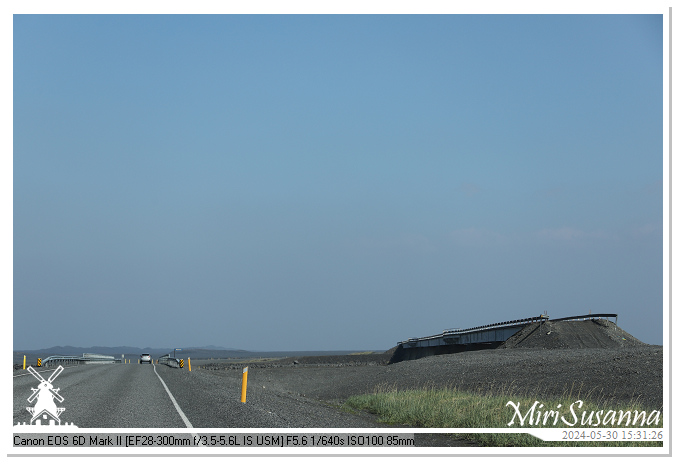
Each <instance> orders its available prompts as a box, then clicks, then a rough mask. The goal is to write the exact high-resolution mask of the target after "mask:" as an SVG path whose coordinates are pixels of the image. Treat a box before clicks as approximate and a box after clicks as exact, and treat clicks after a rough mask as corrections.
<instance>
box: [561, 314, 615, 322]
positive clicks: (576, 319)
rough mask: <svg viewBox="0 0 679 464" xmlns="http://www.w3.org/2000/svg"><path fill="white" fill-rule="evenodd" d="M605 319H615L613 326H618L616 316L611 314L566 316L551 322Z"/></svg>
mask: <svg viewBox="0 0 679 464" xmlns="http://www.w3.org/2000/svg"><path fill="white" fill-rule="evenodd" d="M604 317H605V318H606V320H608V318H609V317H614V318H615V325H618V315H617V314H612V313H607V314H604V313H600V314H585V315H584V316H568V317H562V318H559V319H552V322H558V321H587V320H590V319H603V318H604Z"/></svg>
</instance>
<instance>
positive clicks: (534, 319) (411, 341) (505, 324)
mask: <svg viewBox="0 0 679 464" xmlns="http://www.w3.org/2000/svg"><path fill="white" fill-rule="evenodd" d="M609 317H614V318H615V324H616V325H617V324H618V315H617V314H612V313H597V314H585V315H582V316H568V317H562V318H559V319H549V316H547V315H546V314H541V315H540V316H537V317H527V318H525V319H516V320H513V321H504V322H496V323H495V324H486V325H480V326H477V327H471V328H469V329H447V330H444V331H443V333H440V334H437V335H429V336H427V337H420V338H409V339H408V340H406V341H402V342H399V343H398V344H399V345H411V346H413V345H415V344H416V343H417V342H418V341H421V340H432V339H436V338H441V337H446V336H451V335H462V334H468V333H473V332H481V331H484V330H492V329H499V328H503V327H512V326H517V325H528V324H532V323H534V322H544V321H548V320H549V321H551V322H558V321H575V320H591V319H603V318H606V319H607V320H608V318H609Z"/></svg>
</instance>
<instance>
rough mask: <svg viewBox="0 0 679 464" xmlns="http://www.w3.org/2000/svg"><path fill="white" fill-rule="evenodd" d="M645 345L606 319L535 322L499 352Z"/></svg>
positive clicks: (515, 335)
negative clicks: (522, 349) (515, 349)
mask: <svg viewBox="0 0 679 464" xmlns="http://www.w3.org/2000/svg"><path fill="white" fill-rule="evenodd" d="M641 346H648V345H647V344H646V343H643V342H641V341H639V340H638V339H636V338H634V337H633V336H632V335H630V334H629V333H627V332H625V331H624V330H622V329H621V328H620V327H618V326H617V325H615V324H614V323H612V322H610V321H607V320H606V319H590V320H585V321H558V322H550V321H546V322H542V323H540V322H535V323H533V324H530V325H527V326H526V327H524V328H523V329H521V330H520V331H518V332H517V333H516V334H514V335H513V336H512V337H510V338H509V339H507V341H505V342H504V344H502V345H500V346H499V347H498V348H499V349H507V348H532V349H543V350H554V349H566V348H571V349H581V348H629V347H641Z"/></svg>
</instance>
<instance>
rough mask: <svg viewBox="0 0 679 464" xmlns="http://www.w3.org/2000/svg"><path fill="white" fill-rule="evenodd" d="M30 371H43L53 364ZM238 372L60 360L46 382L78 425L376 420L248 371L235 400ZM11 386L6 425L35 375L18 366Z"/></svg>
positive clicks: (26, 417) (350, 423)
mask: <svg viewBox="0 0 679 464" xmlns="http://www.w3.org/2000/svg"><path fill="white" fill-rule="evenodd" d="M37 371H38V372H40V373H41V375H42V376H43V378H45V379H48V378H49V376H50V375H52V373H53V372H54V369H52V368H50V369H44V368H39V369H37ZM161 379H162V381H161ZM241 379H242V373H241V372H240V371H238V370H234V371H232V372H230V373H229V374H227V375H221V376H214V375H210V374H209V373H207V372H205V371H202V372H201V371H200V370H196V369H194V370H193V371H192V372H189V371H188V369H187V368H184V369H174V368H170V367H167V366H164V365H148V364H143V365H140V364H104V365H80V366H75V367H67V368H65V369H64V370H63V371H62V372H61V374H59V376H58V377H56V378H55V379H54V381H53V385H54V387H55V388H59V394H60V395H61V396H62V397H63V398H64V401H63V403H58V402H57V406H59V407H64V408H66V410H65V411H64V412H63V413H62V414H61V416H60V419H61V420H62V422H69V423H74V424H75V425H77V426H78V427H81V428H82V427H88V428H184V427H194V428H253V427H256V428H270V427H285V428H300V427H315V428H329V427H343V428H346V427H352V428H353V427H356V428H359V427H360V428H367V427H383V425H382V424H378V423H376V421H375V420H374V418H373V417H372V416H370V415H368V414H352V413H348V412H345V411H341V410H339V409H338V408H337V407H336V406H333V405H331V404H328V403H324V402H322V401H319V400H315V399H310V398H305V397H301V396H299V395H297V394H293V393H291V392H290V393H286V392H281V391H275V390H274V389H271V388H270V389H269V390H267V389H266V385H265V384H263V383H261V382H260V381H258V378H257V376H256V375H255V376H250V378H249V379H248V396H247V401H246V403H242V402H241ZM163 384H165V385H163ZM13 386H14V389H13V397H14V401H13V404H14V408H13V425H15V424H17V423H23V422H29V421H30V419H31V415H30V413H29V412H28V411H27V410H26V407H27V406H33V405H35V401H34V402H33V403H29V402H28V401H27V398H28V397H29V396H30V395H31V394H32V390H31V388H36V387H37V386H38V381H37V380H36V379H35V378H34V377H33V376H32V375H30V373H28V372H27V371H23V370H20V371H16V372H15V373H14V378H13ZM168 390H169V392H168ZM173 398H174V401H173ZM182 414H183V416H182Z"/></svg>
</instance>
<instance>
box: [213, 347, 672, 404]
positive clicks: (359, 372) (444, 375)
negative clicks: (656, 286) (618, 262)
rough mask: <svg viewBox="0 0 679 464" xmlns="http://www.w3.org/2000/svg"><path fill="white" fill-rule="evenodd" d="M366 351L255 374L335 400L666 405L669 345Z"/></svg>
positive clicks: (216, 369) (281, 363)
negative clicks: (375, 396)
mask: <svg viewBox="0 0 679 464" xmlns="http://www.w3.org/2000/svg"><path fill="white" fill-rule="evenodd" d="M372 356H373V357H375V355H372ZM358 357H359V356H357V355H354V356H350V357H329V358H331V359H324V360H323V361H324V362H322V363H320V362H318V361H319V360H317V359H305V358H297V359H295V358H288V359H285V360H277V361H273V362H269V363H263V364H261V365H259V366H258V365H257V364H256V363H252V364H249V366H250V374H249V375H250V377H252V378H254V377H255V376H256V378H257V379H258V382H261V383H262V384H263V385H265V386H266V387H265V388H270V389H274V390H278V391H281V392H285V393H293V394H297V395H299V396H304V397H309V398H314V399H318V400H322V401H328V402H343V401H344V400H346V398H348V397H349V396H352V395H359V394H363V393H372V392H374V391H377V390H380V389H412V388H421V387H435V388H442V387H447V388H459V389H463V390H468V391H480V392H505V393H507V394H510V395H531V396H535V397H536V399H541V398H545V399H547V398H549V397H555V396H561V397H562V395H564V394H565V395H567V396H570V398H571V399H573V401H575V400H577V399H585V398H586V397H589V398H591V399H596V400H601V399H603V400H607V401H608V402H609V403H608V404H609V405H613V404H615V403H617V402H628V401H630V400H633V399H637V400H638V401H639V402H640V403H641V404H642V405H644V406H645V407H647V408H653V409H659V408H661V407H662V405H663V377H662V376H663V374H662V372H663V371H662V360H663V351H662V346H655V345H644V346H636V347H629V348H583V349H551V350H536V349H519V348H515V349H506V350H501V349H497V350H484V351H470V352H464V353H456V354H447V355H439V356H430V357H427V358H421V359H417V360H413V361H404V362H400V363H396V364H391V365H386V361H385V362H384V363H382V364H380V363H379V360H377V359H370V360H369V361H368V360H366V362H365V363H364V364H361V363H360V361H359V360H358V359H357V358H358ZM387 357H388V355H383V356H382V358H383V359H386V358H387ZM347 358H352V359H347ZM294 361H297V363H296V364H295V363H294ZM312 361H313V362H312ZM242 366H243V364H228V365H226V364H223V365H221V366H220V365H219V364H216V363H206V365H204V366H201V368H208V369H212V370H211V371H210V372H211V373H212V374H214V375H218V376H219V375H227V371H228V370H230V369H227V367H228V368H241V367H242ZM228 375H232V374H228ZM600 404H601V405H602V406H603V404H602V403H600Z"/></svg>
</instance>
